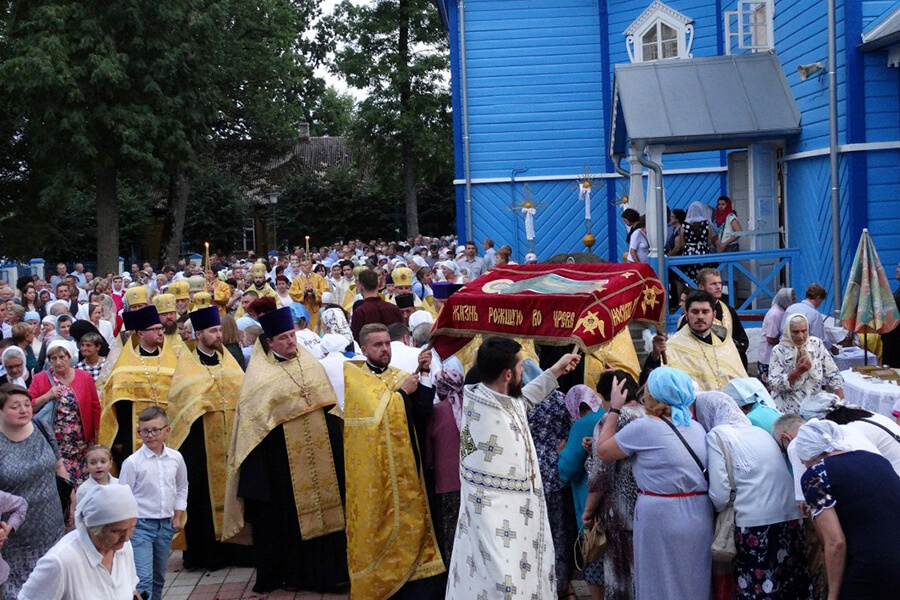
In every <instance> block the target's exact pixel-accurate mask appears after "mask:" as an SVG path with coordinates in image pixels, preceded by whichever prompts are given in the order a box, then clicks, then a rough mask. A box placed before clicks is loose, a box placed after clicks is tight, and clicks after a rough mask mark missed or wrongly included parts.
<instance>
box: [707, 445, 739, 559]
mask: <svg viewBox="0 0 900 600" xmlns="http://www.w3.org/2000/svg"><path fill="white" fill-rule="evenodd" d="M716 440H717V441H718V443H719V449H720V450H721V451H722V454H723V455H724V456H725V470H726V471H727V472H728V485H729V487H730V488H731V493H730V495H729V496H728V504H726V505H725V508H724V509H723V510H722V511H721V512H720V513H719V514H718V515H716V529H715V533H714V534H713V543H712V557H713V560H714V561H716V562H725V563H727V562H731V561H732V559H734V557H735V555H737V547H736V545H735V543H734V497H735V496H736V495H737V489H736V486H735V484H734V467H733V465H732V464H731V452H730V451H729V450H728V446H726V445H725V444H724V443H722V438H720V437H719V436H718V435H716Z"/></svg>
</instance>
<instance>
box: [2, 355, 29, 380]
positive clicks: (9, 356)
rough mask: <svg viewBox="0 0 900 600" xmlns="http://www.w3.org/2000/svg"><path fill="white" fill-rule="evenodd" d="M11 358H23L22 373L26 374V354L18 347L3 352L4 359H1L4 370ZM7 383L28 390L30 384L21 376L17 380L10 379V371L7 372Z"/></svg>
mask: <svg viewBox="0 0 900 600" xmlns="http://www.w3.org/2000/svg"><path fill="white" fill-rule="evenodd" d="M9 358H21V359H22V369H23V370H22V373H25V370H24V369H25V361H26V360H27V359H26V358H25V353H24V352H23V351H22V349H21V348H19V347H18V346H9V347H7V348H6V350H4V351H3V355H2V357H0V362H2V363H3V368H4V369H5V368H6V360H7V359H9ZM7 381H8V382H9V383H12V384H13V385H21V386H22V387H23V388H27V387H28V384H27V383H25V378H24V377H22V376H21V375H20V376H19V377H16V378H15V379H13V378H11V377H9V371H7Z"/></svg>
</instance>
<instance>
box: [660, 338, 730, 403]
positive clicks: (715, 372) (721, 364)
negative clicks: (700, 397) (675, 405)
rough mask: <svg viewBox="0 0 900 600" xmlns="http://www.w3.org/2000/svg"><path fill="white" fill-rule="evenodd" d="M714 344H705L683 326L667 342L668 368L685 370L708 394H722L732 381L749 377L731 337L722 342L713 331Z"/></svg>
mask: <svg viewBox="0 0 900 600" xmlns="http://www.w3.org/2000/svg"><path fill="white" fill-rule="evenodd" d="M709 335H710V337H711V339H712V344H707V343H705V342H701V341H700V340H699V339H697V337H696V336H695V335H694V334H693V333H692V332H691V328H690V327H687V326H685V327H682V328H681V329H679V330H678V331H677V332H675V334H674V335H672V336H671V337H670V338H669V339H668V341H667V342H666V359H667V360H668V366H670V367H676V368H678V369H681V370H682V371H684V372H685V373H687V374H688V375H690V376H691V379H693V380H694V381H696V382H697V385H698V386H700V389H701V390H702V391H704V392H709V391H721V390H722V389H723V388H724V387H725V386H726V385H727V384H728V382H729V381H731V380H732V379H735V378H737V377H746V376H747V371H745V370H744V365H743V364H742V363H741V356H740V354H738V351H737V348H736V347H735V345H734V342H733V341H732V340H731V336H730V335H729V336H727V337H726V338H725V339H724V340H721V339H719V337H718V336H716V334H714V333H713V332H712V331H710V334H709Z"/></svg>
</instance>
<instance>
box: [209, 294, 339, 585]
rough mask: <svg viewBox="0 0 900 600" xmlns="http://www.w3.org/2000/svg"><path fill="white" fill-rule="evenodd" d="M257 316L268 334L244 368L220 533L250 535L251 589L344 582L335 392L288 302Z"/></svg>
mask: <svg viewBox="0 0 900 600" xmlns="http://www.w3.org/2000/svg"><path fill="white" fill-rule="evenodd" d="M272 304H273V305H274V301H273V302H272ZM259 322H260V325H262V328H263V331H264V333H265V337H260V338H259V340H257V342H256V346H255V347H254V349H253V355H252V356H251V358H250V362H249V363H248V366H247V372H246V373H245V375H244V383H243V385H242V387H241V394H240V399H239V400H238V404H237V410H236V412H235V417H234V429H233V433H232V437H231V445H230V447H229V451H228V481H227V483H226V488H225V522H224V526H223V531H222V539H223V541H228V540H231V541H234V542H244V543H247V542H249V541H250V539H252V544H253V554H254V563H255V564H254V566H255V567H256V569H257V572H256V584H255V585H254V587H253V591H255V592H257V593H268V592H271V591H273V590H276V589H279V588H286V589H301V590H309V591H315V592H319V593H321V592H330V591H335V590H337V589H338V588H339V587H341V586H343V585H345V584H346V583H347V582H348V581H349V577H348V575H347V537H346V534H345V533H344V509H343V504H342V501H343V496H344V457H343V439H342V436H341V420H340V417H338V416H335V415H333V414H331V411H332V409H333V408H334V407H335V405H336V404H337V397H336V396H335V394H334V389H333V388H332V387H331V382H330V381H329V379H328V375H327V374H326V373H325V369H324V368H323V367H322V365H321V364H320V363H319V361H318V360H316V359H315V358H314V357H313V356H312V355H311V354H310V353H309V352H307V351H306V350H304V349H302V348H298V346H297V337H296V335H294V321H293V318H292V316H291V309H290V308H288V307H284V308H279V309H276V310H271V311H269V312H266V313H264V314H260V315H259ZM251 536H252V538H251Z"/></svg>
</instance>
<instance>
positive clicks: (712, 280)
mask: <svg viewBox="0 0 900 600" xmlns="http://www.w3.org/2000/svg"><path fill="white" fill-rule="evenodd" d="M695 279H696V280H697V287H698V289H701V290H703V291H706V292H709V293H710V295H711V296H712V297H713V300H714V304H713V311H714V312H715V318H714V319H713V329H717V328H724V330H725V331H726V332H727V334H728V336H729V337H730V338H731V340H732V341H733V342H734V346H735V348H737V351H738V354H740V355H741V363H742V364H743V365H744V369H746V368H747V348H749V347H750V340H749V338H747V332H746V331H744V326H743V325H742V324H741V319H740V317H739V316H738V314H737V311H736V310H734V308H732V307H731V305H730V304H728V303H727V302H725V301H724V300H722V290H723V287H722V274H721V273H720V272H719V271H718V269H715V268H712V267H709V268H706V269H700V270H699V271H698V272H697V276H696V278H695ZM686 323H687V319H683V320H682V321H681V323H679V324H678V328H679V329H681V328H682V327H684V325H685V324H686ZM720 331H721V330H720Z"/></svg>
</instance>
